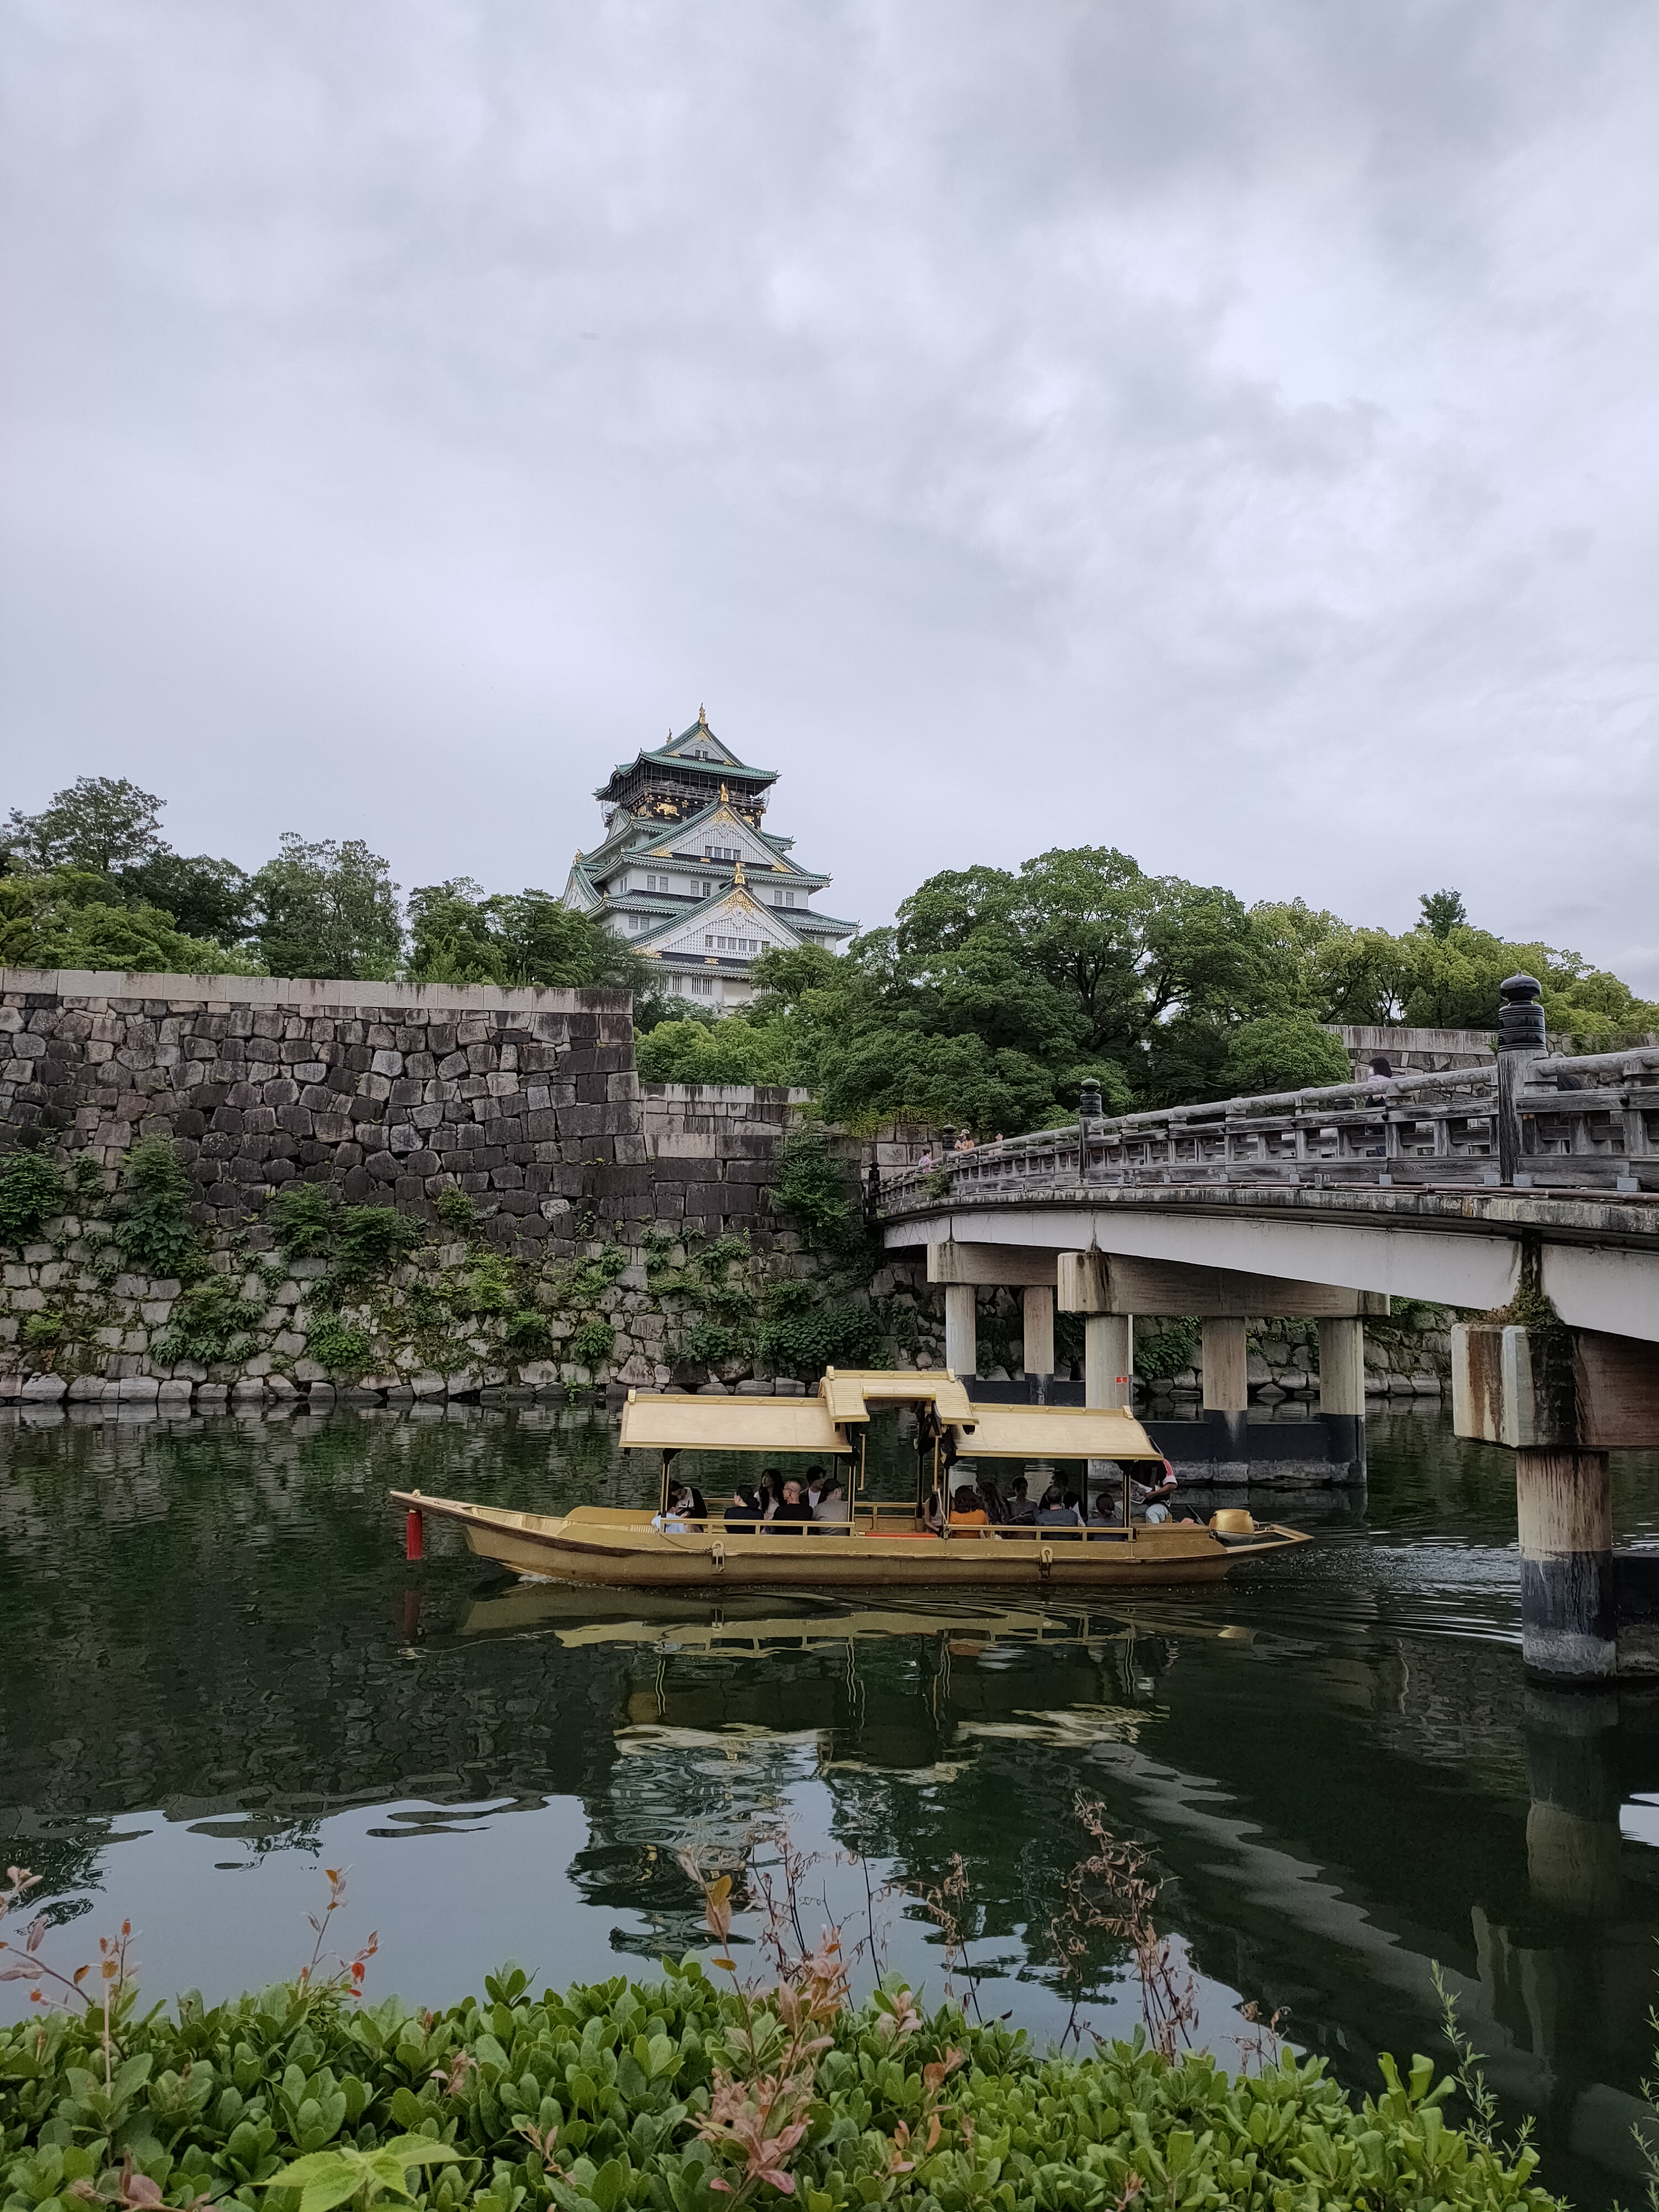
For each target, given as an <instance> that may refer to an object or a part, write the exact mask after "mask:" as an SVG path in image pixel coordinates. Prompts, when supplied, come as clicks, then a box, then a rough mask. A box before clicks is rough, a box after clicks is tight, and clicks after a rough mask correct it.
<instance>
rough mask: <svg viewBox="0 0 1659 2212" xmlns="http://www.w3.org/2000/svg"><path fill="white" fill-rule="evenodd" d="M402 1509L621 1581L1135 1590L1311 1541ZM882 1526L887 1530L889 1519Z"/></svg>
mask: <svg viewBox="0 0 1659 2212" xmlns="http://www.w3.org/2000/svg"><path fill="white" fill-rule="evenodd" d="M392 1496H393V1498H395V1499H396V1500H397V1502H398V1504H402V1505H404V1506H407V1507H409V1508H410V1509H411V1510H413V1511H416V1512H418V1513H420V1514H422V1516H428V1517H430V1518H431V1519H433V1520H438V1521H453V1522H456V1523H457V1524H458V1525H459V1528H460V1529H461V1532H462V1534H463V1535H464V1536H465V1539H466V1543H467V1548H468V1549H469V1550H470V1551H471V1552H472V1553H474V1554H475V1555H476V1556H477V1558H478V1559H491V1560H494V1561H495V1563H496V1564H497V1565H501V1566H504V1567H510V1568H511V1569H512V1570H513V1572H514V1573H515V1574H520V1575H538V1576H543V1577H547V1578H548V1579H550V1580H553V1581H557V1582H567V1583H583V1584H586V1585H588V1586H590V1587H595V1588H600V1589H607V1588H608V1589H684V1590H707V1591H717V1590H721V1589H818V1590H824V1589H836V1590H841V1589H888V1590H901V1589H902V1590H936V1589H1021V1590H1026V1591H1031V1590H1043V1589H1151V1588H1155V1587H1158V1586H1159V1585H1166V1586H1167V1585H1171V1584H1176V1583H1211V1582H1219V1581H1220V1580H1221V1579H1222V1577H1224V1576H1225V1575H1226V1574H1228V1573H1230V1572H1231V1570H1232V1568H1233V1567H1234V1566H1235V1565H1237V1563H1238V1562H1239V1561H1240V1560H1241V1559H1256V1558H1259V1557H1260V1556H1261V1554H1262V1553H1267V1552H1277V1551H1283V1550H1285V1548H1286V1547H1289V1546H1291V1545H1294V1544H1305V1543H1307V1542H1309V1541H1310V1538H1309V1537H1308V1535H1307V1534H1305V1533H1304V1531H1302V1530H1300V1529H1296V1528H1281V1527H1278V1526H1273V1525H1267V1524H1263V1525H1261V1526H1260V1527H1257V1528H1254V1529H1252V1530H1250V1531H1248V1532H1241V1533H1239V1534H1222V1533H1219V1532H1218V1531H1217V1530H1215V1529H1212V1528H1208V1527H1206V1526H1204V1525H1202V1524H1200V1523H1198V1522H1178V1521H1168V1522H1159V1523H1158V1524H1156V1525H1151V1526H1144V1525H1141V1524H1139V1523H1136V1524H1135V1525H1133V1527H1132V1528H1130V1530H1129V1531H1128V1532H1127V1534H1126V1533H1125V1532H1124V1531H1123V1530H1122V1529H1121V1528H1099V1529H1095V1528H1091V1529H1088V1530H1084V1529H1081V1528H1079V1529H1077V1530H1074V1531H1073V1530H1068V1529H1064V1528H1032V1529H1012V1528H999V1529H996V1530H994V1531H993V1530H981V1529H971V1530H962V1531H957V1532H953V1533H952V1534H950V1535H948V1536H945V1537H943V1538H940V1537H934V1536H926V1535H922V1534H919V1533H918V1532H917V1531H916V1530H915V1527H914V1523H913V1522H912V1521H911V1520H910V1519H909V1517H908V1516H905V1520H904V1525H903V1526H902V1528H901V1526H900V1516H898V1515H896V1514H888V1515H882V1514H881V1513H880V1512H879V1511H878V1512H876V1513H872V1512H871V1511H870V1510H869V1509H867V1508H861V1509H860V1512H859V1516H858V1518H857V1519H856V1520H855V1521H854V1522H852V1523H851V1524H842V1525H839V1526H837V1525H836V1524H833V1523H831V1524H828V1525H826V1524H824V1523H823V1522H818V1523H816V1524H814V1525H813V1526H811V1527H810V1528H802V1529H800V1530H799V1532H793V1531H792V1532H789V1533H784V1532H782V1531H777V1532H774V1531H771V1530H767V1529H763V1530H760V1531H758V1532H757V1533H755V1534H749V1533H746V1532H738V1531H735V1530H732V1529H730V1528H726V1527H725V1526H724V1525H723V1524H721V1523H720V1522H708V1523H707V1524H706V1525H705V1524H697V1525H694V1526H691V1527H689V1528H686V1529H685V1530H684V1532H680V1531H677V1530H673V1529H659V1528H653V1527H652V1526H651V1516H649V1514H647V1513H645V1512H643V1511H641V1510H638V1509H629V1508H619V1507H613V1506H598V1505H581V1506H577V1507H576V1508H575V1509H574V1510H572V1511H571V1512H569V1513H567V1514H562V1515H557V1516H555V1515H550V1514H543V1513H521V1512H514V1511H512V1510H508V1509H507V1508H505V1507H501V1506H495V1505H473V1504H468V1503H467V1502H466V1501H465V1500H464V1499H460V1498H428V1497H426V1496H424V1495H423V1494H422V1492H419V1491H394V1492H392ZM884 1523H885V1525H884Z"/></svg>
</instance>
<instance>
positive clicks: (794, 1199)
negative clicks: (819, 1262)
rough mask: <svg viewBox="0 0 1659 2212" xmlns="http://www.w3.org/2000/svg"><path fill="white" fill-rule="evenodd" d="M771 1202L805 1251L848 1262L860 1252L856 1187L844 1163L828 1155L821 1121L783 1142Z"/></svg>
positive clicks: (861, 1236) (862, 1238)
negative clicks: (838, 1256)
mask: <svg viewBox="0 0 1659 2212" xmlns="http://www.w3.org/2000/svg"><path fill="white" fill-rule="evenodd" d="M772 1202H773V1204H774V1206H776V1208H777V1210H778V1212H780V1213H781V1215H782V1216H783V1218H784V1219H785V1220H786V1221H787V1222H788V1223H790V1225H792V1226H793V1228H795V1229H796V1230H798V1231H799V1233H800V1237H801V1242H802V1243H804V1244H805V1246H806V1248H807V1249H808V1250H809V1251H811V1252H835V1253H840V1254H842V1255H847V1256H849V1257H850V1256H851V1255H854V1253H857V1252H860V1251H861V1249H862V1248H863V1246H864V1243H865V1232H864V1212H863V1208H862V1206H860V1201H859V1192H858V1185H857V1182H856V1180H855V1178H854V1174H853V1171H852V1170H851V1169H850V1168H849V1167H848V1164H847V1163H846V1162H845V1161H844V1160H840V1159H837V1158H836V1155H835V1154H834V1153H833V1152H831V1151H830V1149H829V1138H828V1136H827V1135H826V1133H825V1132H824V1127H823V1123H822V1122H821V1121H808V1122H806V1123H805V1125H804V1126H803V1127H800V1128H799V1129H794V1130H792V1131H791V1132H790V1133H789V1135H788V1136H787V1137H786V1138H785V1139H784V1145H783V1164H782V1166H781V1170H780V1171H779V1175H778V1180H777V1182H776V1183H775V1185H774V1186H773V1191H772Z"/></svg>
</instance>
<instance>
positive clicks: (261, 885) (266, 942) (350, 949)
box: [253, 829, 404, 982]
mask: <svg viewBox="0 0 1659 2212" xmlns="http://www.w3.org/2000/svg"><path fill="white" fill-rule="evenodd" d="M253 896H254V898H255V901H256V902H257V906H258V918H257V920H256V921H255V924H254V939H255V942H256V943H257V944H258V948H259V951H260V954H261V956H262V957H263V958H264V963H265V965H266V967H267V969H269V970H270V973H271V974H272V975H325V976H336V977H339V978H340V979H342V980H343V981H355V982H376V981H382V980H386V981H389V980H390V979H391V978H392V976H394V975H397V973H398V964H399V961H400V957H401V955H402V952H403V942H404V930H403V919H402V915H401V914H400V912H399V909H398V886H397V884H394V883H393V882H392V871H391V869H390V868H389V867H388V866H386V862H385V861H384V860H382V859H381V858H380V854H378V853H371V852H370V851H369V849H368V846H367V845H366V844H365V843H364V842H363V841H362V838H361V837H349V838H347V839H346V840H345V841H344V842H343V843H342V842H336V841H335V840H334V839H332V838H326V837H325V838H322V839H320V840H319V842H316V843H315V844H307V842H306V841H305V839H304V838H302V837H301V836H300V835H299V834H298V832H297V831H295V830H292V829H289V830H286V831H284V833H283V836H282V837H281V838H280V839H279V840H278V846H277V853H276V859H275V860H267V861H266V863H265V865H264V867H263V868H261V869H260V870H259V871H258V873H257V874H256V875H255V876H254V878H253Z"/></svg>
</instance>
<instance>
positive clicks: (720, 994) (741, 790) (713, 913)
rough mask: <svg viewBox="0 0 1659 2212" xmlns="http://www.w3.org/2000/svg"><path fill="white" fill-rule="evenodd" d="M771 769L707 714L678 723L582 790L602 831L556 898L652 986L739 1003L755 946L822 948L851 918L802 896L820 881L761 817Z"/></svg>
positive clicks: (846, 933) (789, 841) (717, 1007)
mask: <svg viewBox="0 0 1659 2212" xmlns="http://www.w3.org/2000/svg"><path fill="white" fill-rule="evenodd" d="M777 780H778V776H777V770H776V769H769V768H749V767H747V766H745V765H744V763H743V762H742V761H740V760H739V759H738V757H737V755H736V754H735V753H734V752H733V751H732V749H731V747H730V746H729V745H726V744H722V743H721V742H720V738H717V737H716V736H715V735H714V732H713V731H712V730H711V729H710V728H709V726H708V716H707V714H706V713H705V711H704V710H703V709H702V708H698V709H697V719H696V721H695V722H694V723H693V724H692V726H691V727H690V729H689V730H682V731H681V732H680V734H679V736H678V737H677V738H672V737H671V738H669V740H668V742H667V743H666V744H663V745H659V747H658V748H657V749H656V750H655V751H653V752H642V753H638V754H636V755H635V757H634V758H633V759H632V760H631V761H627V762H624V763H623V765H622V766H621V767H619V768H614V769H611V781H609V782H608V783H606V784H605V785H603V786H602V787H600V788H599V790H598V791H596V792H595V793H594V794H593V796H594V797H595V798H596V799H598V800H599V805H600V808H601V810H602V811H603V813H604V817H605V842H604V843H603V844H602V845H601V846H599V848H598V849H597V850H596V851H594V852H592V853H578V854H577V855H576V858H575V860H574V864H573V865H572V867H571V870H570V879H569V881H568V883H567V884H566V885H565V889H564V903H565V904H566V905H567V906H569V907H574V908H577V909H578V910H579V911H580V912H581V913H583V914H592V915H595V916H596V917H597V918H598V919H599V920H600V921H604V922H605V924H606V925H607V926H608V927H610V928H611V929H614V930H615V931H616V933H617V935H618V936H619V937H623V938H626V939H627V940H628V942H629V944H630V945H633V946H634V947H635V950H636V951H638V952H639V953H640V954H641V956H642V957H644V958H645V959H647V960H650V961H653V962H655V963H659V965H660V967H661V969H662V987H663V990H664V992H665V994H677V995H678V996H679V997H681V998H684V999H689V1000H692V1001H693V1002H694V1003H696V1004H697V1005H700V1006H707V1007H708V1010H709V1011H710V1012H714V1013H718V1012H726V1011H727V1010H729V1009H730V1008H732V1007H734V1006H745V1005H747V1003H748V1001H749V1000H750V999H751V998H752V997H753V995H754V986H753V984H752V982H751V981H750V969H751V967H752V965H753V963H754V962H755V961H756V959H757V958H758V957H759V956H760V954H762V953H763V952H771V951H780V950H784V949H787V947H789V946H791V945H823V947H824V948H825V950H826V951H827V950H828V949H829V947H830V946H831V945H836V944H838V943H839V942H840V941H841V940H842V939H843V938H847V937H851V936H852V935H853V934H854V931H855V930H856V929H857V927H858V924H857V923H856V922H855V921H836V919H835V918H834V916H833V915H827V914H820V913H818V912H817V909H816V908H814V907H813V905H812V903H811V902H812V898H813V896H814V895H815V894H816V893H817V892H818V891H821V890H823V889H824V888H825V886H826V885H827V884H829V880H830V878H829V877H828V876H819V875H814V874H813V873H812V872H811V870H810V869H808V868H804V867H802V866H801V865H800V863H799V860H794V859H793V858H792V857H791V856H792V854H793V848H794V840H793V837H777V836H773V834H772V833H771V831H769V830H768V829H763V828H762V826H761V824H762V821H763V817H764V816H765V813H766V805H767V801H768V799H769V798H770V797H771V793H772V786H773V785H774V784H775V782H776V781H777Z"/></svg>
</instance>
